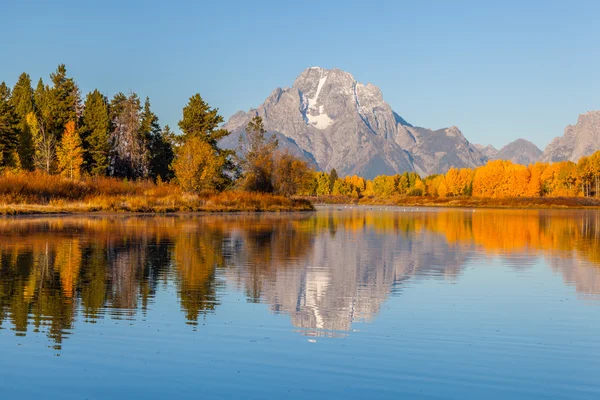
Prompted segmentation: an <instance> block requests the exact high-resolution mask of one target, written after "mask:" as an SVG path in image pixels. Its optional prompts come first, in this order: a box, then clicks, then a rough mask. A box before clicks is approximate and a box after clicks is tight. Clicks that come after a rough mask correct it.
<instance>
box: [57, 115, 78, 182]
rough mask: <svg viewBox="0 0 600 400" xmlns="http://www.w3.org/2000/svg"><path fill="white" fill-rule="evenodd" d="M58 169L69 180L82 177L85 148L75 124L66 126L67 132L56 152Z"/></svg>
mask: <svg viewBox="0 0 600 400" xmlns="http://www.w3.org/2000/svg"><path fill="white" fill-rule="evenodd" d="M56 156H57V159H58V169H59V171H60V173H61V174H62V175H64V176H66V177H68V178H69V179H79V178H80V177H81V166H82V165H83V147H82V146H81V138H80V137H79V133H77V130H76V129H75V122H73V121H69V122H67V124H66V125H65V132H64V133H63V136H62V139H61V141H60V146H59V147H58V151H57V152H56Z"/></svg>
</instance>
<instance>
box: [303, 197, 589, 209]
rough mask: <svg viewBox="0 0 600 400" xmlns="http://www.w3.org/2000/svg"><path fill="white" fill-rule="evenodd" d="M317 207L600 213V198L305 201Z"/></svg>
mask: <svg viewBox="0 0 600 400" xmlns="http://www.w3.org/2000/svg"><path fill="white" fill-rule="evenodd" d="M302 199H306V200H308V201H310V202H311V203H312V204H314V205H315V206H336V205H337V206H339V205H342V206H343V205H353V206H393V207H427V208H479V209H523V210H527V209H531V210H534V209H540V210H546V209H556V210H582V209H583V210H600V198H591V197H507V198H495V199H494V198H478V197H446V198H430V197H391V198H362V199H355V198H350V197H344V196H327V197H324V196H323V197H302Z"/></svg>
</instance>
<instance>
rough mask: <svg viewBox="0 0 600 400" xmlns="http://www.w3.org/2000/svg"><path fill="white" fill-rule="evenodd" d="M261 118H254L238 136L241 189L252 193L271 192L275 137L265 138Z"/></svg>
mask: <svg viewBox="0 0 600 400" xmlns="http://www.w3.org/2000/svg"><path fill="white" fill-rule="evenodd" d="M266 133H267V131H266V130H265V127H264V125H263V121H262V118H261V117H260V116H258V115H257V116H255V117H254V118H252V120H251V121H250V122H249V123H248V125H247V126H246V134H245V135H242V136H240V149H239V154H240V156H239V157H240V165H241V167H242V173H243V178H242V187H243V188H244V189H245V190H249V191H253V192H267V193H269V192H272V191H273V156H274V153H275V150H276V149H277V146H278V141H277V138H276V137H275V135H272V136H270V137H267V136H266Z"/></svg>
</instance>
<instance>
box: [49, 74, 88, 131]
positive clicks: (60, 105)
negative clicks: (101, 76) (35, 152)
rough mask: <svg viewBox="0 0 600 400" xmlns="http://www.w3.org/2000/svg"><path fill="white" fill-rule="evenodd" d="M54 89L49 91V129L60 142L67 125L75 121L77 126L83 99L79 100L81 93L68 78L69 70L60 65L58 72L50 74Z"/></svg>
mask: <svg viewBox="0 0 600 400" xmlns="http://www.w3.org/2000/svg"><path fill="white" fill-rule="evenodd" d="M50 79H51V80H52V84H53V86H52V88H50V89H49V91H48V106H49V108H50V113H49V115H48V117H49V121H48V126H47V128H48V129H49V130H50V132H51V133H52V134H54V136H55V137H56V139H57V140H58V141H60V138H61V136H62V133H63V131H64V128H65V124H66V123H67V122H68V121H74V122H75V126H77V125H78V124H77V120H78V115H77V114H78V106H79V107H80V102H81V99H79V98H78V96H79V91H78V89H77V86H76V85H75V81H74V80H73V78H67V68H66V67H65V65H64V64H60V65H59V66H58V67H57V68H56V72H54V73H52V74H50Z"/></svg>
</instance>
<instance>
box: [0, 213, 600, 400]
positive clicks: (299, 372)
mask: <svg viewBox="0 0 600 400" xmlns="http://www.w3.org/2000/svg"><path fill="white" fill-rule="evenodd" d="M0 257H1V259H0V261H1V264H0V351H1V353H0V396H1V398H3V399H12V398H20V399H24V398H38V399H54V398H60V399H69V398H75V399H80V398H247V399H250V398H252V399H265V398H282V397H287V398H297V399H306V398H311V399H329V400H330V399H333V398H343V399H354V398H356V399H374V398H390V399H398V398H419V399H427V398H451V399H467V398H486V399H494V398H498V399H506V398H511V399H516V398H523V399H525V398H526V399H534V398H540V399H541V398H543V399H547V398H556V399H577V398H581V399H598V398H600V213H599V212H586V211H568V212H567V211H564V212H563V211H485V210H477V211H476V212H472V211H457V210H454V211H449V210H428V211H426V212H423V211H422V210H415V209H411V210H408V209H407V210H403V209H398V210H391V209H387V210H386V209H385V208H381V209H378V208H373V209H369V208H360V209H356V208H355V209H338V208H327V209H321V210H319V211H317V212H316V213H309V214H283V215H252V214H246V215H202V216H168V217H132V216H118V217H115V216H108V217H100V216H98V217H87V216H86V217H53V218H45V217H44V218H19V219H0Z"/></svg>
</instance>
